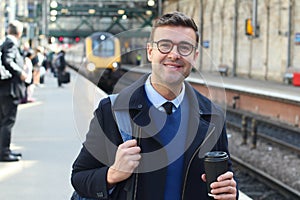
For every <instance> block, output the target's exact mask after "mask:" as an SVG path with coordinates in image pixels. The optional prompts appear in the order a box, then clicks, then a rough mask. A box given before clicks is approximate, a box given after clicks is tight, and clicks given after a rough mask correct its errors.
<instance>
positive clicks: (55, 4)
mask: <svg viewBox="0 0 300 200" xmlns="http://www.w3.org/2000/svg"><path fill="white" fill-rule="evenodd" d="M57 6H58V4H57V2H56V1H51V3H50V8H57Z"/></svg>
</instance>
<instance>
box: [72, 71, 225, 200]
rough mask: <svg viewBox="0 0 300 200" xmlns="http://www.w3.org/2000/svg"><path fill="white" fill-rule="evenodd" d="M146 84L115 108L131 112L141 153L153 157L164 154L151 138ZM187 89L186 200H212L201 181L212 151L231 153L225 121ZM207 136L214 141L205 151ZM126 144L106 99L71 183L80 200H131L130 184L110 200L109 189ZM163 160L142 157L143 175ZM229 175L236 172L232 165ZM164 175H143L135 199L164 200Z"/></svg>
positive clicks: (137, 84)
mask: <svg viewBox="0 0 300 200" xmlns="http://www.w3.org/2000/svg"><path fill="white" fill-rule="evenodd" d="M146 79H147V75H146V76H143V77H142V78H140V79H139V80H138V81H136V82H135V83H133V84H132V85H131V86H129V87H127V88H125V89H123V90H122V91H121V92H120V93H119V95H118V97H117V99H116V101H115V104H114V109H117V110H118V109H119V110H122V109H128V107H129V113H130V116H131V118H132V120H133V122H134V123H136V124H137V125H138V127H140V129H139V130H140V131H141V133H140V134H142V139H140V140H139V146H140V147H141V149H142V153H145V152H154V151H156V150H158V149H161V148H162V145H161V144H160V143H159V142H158V141H157V140H156V139H155V137H151V134H152V131H151V127H148V126H147V124H149V119H150V118H149V113H148V111H149V103H148V99H147V97H146V93H145V89H144V83H145V81H146ZM185 84H186V94H187V95H188V97H189V105H190V112H189V113H190V117H189V119H186V120H188V124H189V125H188V134H187V139H186V151H185V152H184V167H183V168H184V175H183V177H184V178H183V188H182V198H181V199H185V200H193V199H208V196H207V189H206V184H205V182H203V181H202V179H201V174H203V173H204V164H203V155H204V153H206V152H208V151H211V150H218V151H226V152H227V153H228V141H227V135H226V128H225V118H224V113H223V112H222V111H221V110H220V109H219V108H217V107H216V106H215V105H214V104H212V102H211V101H210V100H209V99H207V98H206V97H204V96H202V95H201V94H200V93H199V92H197V91H196V90H194V89H193V88H192V87H191V86H190V85H189V84H188V83H187V82H185ZM210 133H212V134H210ZM134 134H135V133H133V136H134ZM207 135H210V137H209V138H208V139H207V140H206V142H205V145H202V146H201V148H200V145H201V144H202V142H203V140H204V138H205V137H206V136H207ZM122 142H123V141H122V138H121V135H120V133H119V131H118V127H117V125H116V123H115V120H114V117H113V114H112V110H111V103H110V100H109V98H105V99H103V100H102V101H101V102H100V104H99V106H98V108H97V109H96V111H95V112H94V118H93V119H92V121H91V123H90V127H89V131H88V133H87V136H86V141H85V142H84V144H83V147H82V149H81V151H80V154H79V155H78V157H77V159H76V160H75V162H74V164H73V171H72V177H71V181H72V185H73V187H74V188H75V190H76V191H77V193H78V194H79V195H81V196H83V197H89V198H94V199H119V200H123V199H124V200H125V199H126V194H127V191H128V190H130V189H128V187H127V186H128V184H126V181H123V182H121V183H119V184H117V185H116V187H115V188H114V190H113V191H112V193H111V194H109V189H108V188H107V183H106V174H107V170H108V166H110V165H112V164H113V162H114V156H115V153H116V150H117V146H118V145H119V144H121V143H122ZM162 154H163V153H162ZM199 156H200V157H199ZM159 157H160V158H159V160H155V156H153V157H149V159H148V160H147V159H143V156H142V161H141V163H140V165H139V170H140V171H141V170H143V169H144V171H145V168H147V166H149V165H151V163H152V162H164V160H163V159H161V158H162V157H164V154H163V155H160V156H159ZM229 169H230V170H231V162H230V161H229ZM146 171H147V170H146ZM165 175H166V167H162V168H159V169H157V170H155V171H149V172H145V173H139V174H138V178H137V182H136V186H137V187H136V199H139V200H153V199H158V200H160V199H163V197H164V187H165Z"/></svg>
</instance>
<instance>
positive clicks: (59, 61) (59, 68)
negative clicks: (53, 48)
mask: <svg viewBox="0 0 300 200" xmlns="http://www.w3.org/2000/svg"><path fill="white" fill-rule="evenodd" d="M54 64H55V67H56V73H57V84H58V87H62V84H63V83H65V82H67V81H65V78H66V77H65V74H66V73H65V72H66V60H65V51H64V50H61V51H60V52H58V54H57V56H56V58H55V61H54Z"/></svg>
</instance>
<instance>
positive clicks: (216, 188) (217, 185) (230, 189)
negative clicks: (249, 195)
mask: <svg viewBox="0 0 300 200" xmlns="http://www.w3.org/2000/svg"><path fill="white" fill-rule="evenodd" d="M201 178H202V180H203V181H205V182H206V176H205V174H202V176H201ZM210 187H211V191H210V193H211V194H212V195H213V197H214V199H224V200H231V199H232V200H236V195H237V190H236V182H235V180H234V179H233V173H232V172H226V173H224V174H222V175H220V176H219V177H218V179H217V181H216V182H213V183H212V184H210Z"/></svg>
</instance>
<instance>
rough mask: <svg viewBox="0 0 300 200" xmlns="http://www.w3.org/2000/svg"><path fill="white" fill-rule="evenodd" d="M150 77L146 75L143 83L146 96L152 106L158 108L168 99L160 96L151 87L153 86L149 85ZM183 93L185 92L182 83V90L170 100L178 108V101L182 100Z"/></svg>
mask: <svg viewBox="0 0 300 200" xmlns="http://www.w3.org/2000/svg"><path fill="white" fill-rule="evenodd" d="M150 77H151V75H149V76H148V78H147V80H146V83H145V90H146V94H147V97H148V99H149V100H150V102H151V103H152V104H153V105H154V107H156V108H159V107H160V106H161V105H162V104H164V103H165V102H166V101H168V100H167V99H165V98H164V97H163V96H161V95H160V94H159V93H158V92H157V91H156V90H155V89H154V88H153V86H152V85H151V82H150ZM184 93H185V84H184V83H182V90H181V92H180V94H179V95H178V96H177V97H176V98H175V99H173V100H172V101H170V102H172V103H173V104H174V105H175V107H176V108H178V107H179V105H180V103H181V102H182V100H183V97H184Z"/></svg>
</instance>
